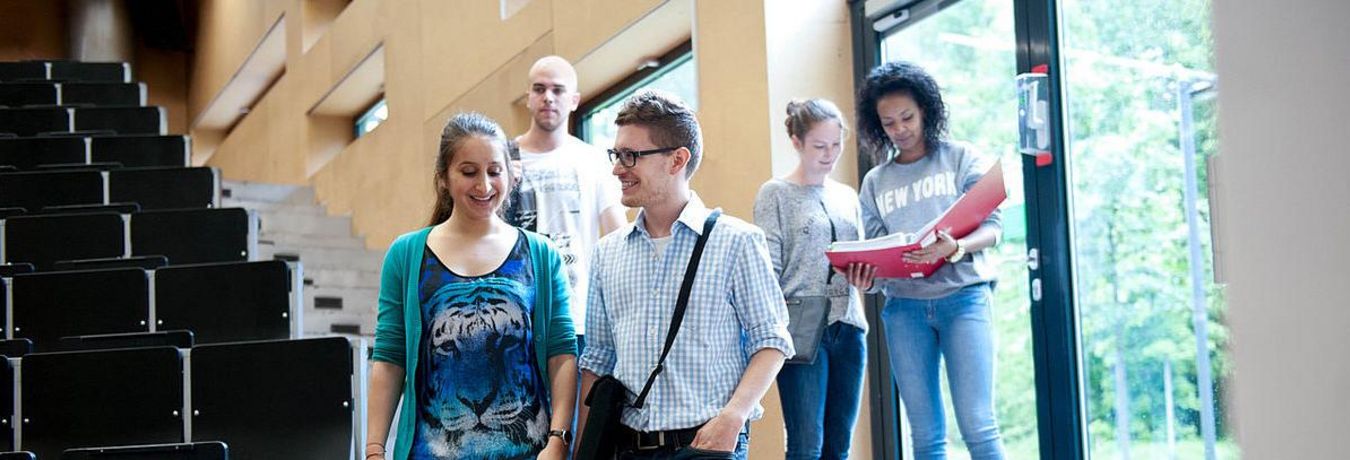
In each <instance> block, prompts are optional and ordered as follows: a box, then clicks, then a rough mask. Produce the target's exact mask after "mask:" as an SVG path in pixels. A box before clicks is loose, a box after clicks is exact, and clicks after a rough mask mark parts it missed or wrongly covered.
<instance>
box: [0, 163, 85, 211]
mask: <svg viewBox="0 0 1350 460" xmlns="http://www.w3.org/2000/svg"><path fill="white" fill-rule="evenodd" d="M103 183H104V180H103V173H101V172H99V171H94V170H74V171H22V172H10V173H0V207H6V208H9V207H16V208H24V209H27V210H28V211H30V212H32V211H37V210H40V209H42V208H44V207H48V206H64V205H73V204H103V203H104V196H103V193H104V189H103Z"/></svg>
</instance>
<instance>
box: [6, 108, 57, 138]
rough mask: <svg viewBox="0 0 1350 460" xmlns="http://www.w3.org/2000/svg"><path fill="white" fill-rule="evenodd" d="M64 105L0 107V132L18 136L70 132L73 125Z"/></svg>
mask: <svg viewBox="0 0 1350 460" xmlns="http://www.w3.org/2000/svg"><path fill="white" fill-rule="evenodd" d="M73 125H74V124H73V123H72V122H71V118H70V111H69V109H66V108H65V107H29V108H22V109H15V108H9V109H0V133H11V134H14V135H16V136H20V137H28V136H36V135H38V134H42V133H54V132H63V133H64V132H70V130H71V129H72V128H73V127H74V126H73Z"/></svg>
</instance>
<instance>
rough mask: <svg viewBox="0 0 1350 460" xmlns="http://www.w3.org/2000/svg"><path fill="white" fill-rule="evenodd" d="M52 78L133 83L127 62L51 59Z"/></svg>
mask: <svg viewBox="0 0 1350 460" xmlns="http://www.w3.org/2000/svg"><path fill="white" fill-rule="evenodd" d="M49 63H50V64H51V79H52V80H56V81H85V82H105V83H131V81H132V80H131V65H130V64H127V63H125V62H80V61H49Z"/></svg>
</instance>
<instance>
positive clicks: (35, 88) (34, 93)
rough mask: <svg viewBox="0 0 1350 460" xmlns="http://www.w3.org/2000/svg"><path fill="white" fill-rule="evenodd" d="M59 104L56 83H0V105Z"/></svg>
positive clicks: (58, 89) (59, 97)
mask: <svg viewBox="0 0 1350 460" xmlns="http://www.w3.org/2000/svg"><path fill="white" fill-rule="evenodd" d="M30 105H61V87H60V86H58V85H57V84H56V83H47V82H22V83H13V82H10V83H0V106H6V107H24V106H30Z"/></svg>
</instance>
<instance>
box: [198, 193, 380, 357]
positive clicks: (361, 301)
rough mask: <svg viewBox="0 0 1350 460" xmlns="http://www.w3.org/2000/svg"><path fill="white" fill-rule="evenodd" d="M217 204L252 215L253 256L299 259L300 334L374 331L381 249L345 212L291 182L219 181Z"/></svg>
mask: <svg viewBox="0 0 1350 460" xmlns="http://www.w3.org/2000/svg"><path fill="white" fill-rule="evenodd" d="M221 205H222V206H223V207H241V208H246V209H249V210H252V211H253V212H254V213H255V214H256V215H257V216H258V219H259V221H260V222H261V229H260V231H259V234H258V258H259V259H280V260H286V261H292V262H294V261H299V262H301V263H302V264H303V265H304V285H305V287H304V314H303V316H302V318H303V322H304V330H303V335H304V336H320V335H344V336H350V337H356V336H365V337H366V338H371V337H373V336H374V334H375V318H376V311H377V307H378V305H377V303H376V300H377V299H378V298H379V288H380V266H381V263H382V262H383V260H384V253H382V252H379V251H372V250H369V249H366V247H365V242H364V240H362V239H361V238H359V237H356V236H353V235H352V230H351V228H352V226H351V218H350V217H345V216H342V217H339V216H329V215H328V213H327V212H325V211H324V209H323V207H322V206H320V205H318V204H317V203H316V202H315V199H314V189H312V188H310V187H305V186H296V185H278V184H266V183H259V182H239V181H223V182H222V184H221Z"/></svg>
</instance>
